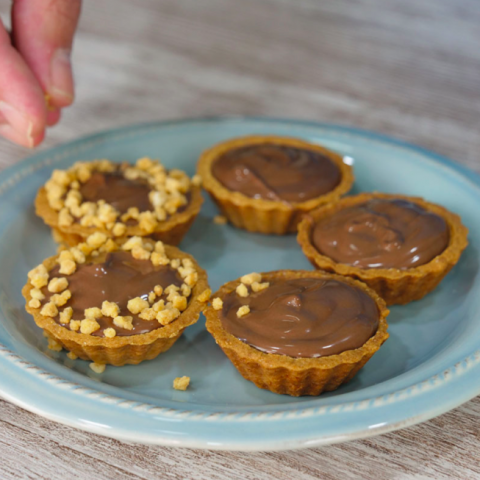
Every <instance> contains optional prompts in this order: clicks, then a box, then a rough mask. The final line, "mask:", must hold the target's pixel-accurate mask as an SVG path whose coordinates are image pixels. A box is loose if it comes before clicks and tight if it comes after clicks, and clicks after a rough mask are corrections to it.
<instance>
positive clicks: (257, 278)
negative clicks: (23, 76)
mask: <svg viewBox="0 0 480 480" xmlns="http://www.w3.org/2000/svg"><path fill="white" fill-rule="evenodd" d="M240 281H241V282H242V283H244V284H245V285H251V284H252V283H253V282H261V281H262V276H261V275H260V274H259V273H249V274H248V275H244V276H243V277H242V278H241V279H240Z"/></svg>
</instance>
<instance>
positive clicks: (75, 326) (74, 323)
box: [70, 320, 82, 332]
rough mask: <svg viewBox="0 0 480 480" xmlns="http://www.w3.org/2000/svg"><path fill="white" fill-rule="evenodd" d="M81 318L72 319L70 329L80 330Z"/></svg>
mask: <svg viewBox="0 0 480 480" xmlns="http://www.w3.org/2000/svg"><path fill="white" fill-rule="evenodd" d="M81 323H82V321H81V320H70V330H72V331H74V332H78V331H79V330H80V324H81Z"/></svg>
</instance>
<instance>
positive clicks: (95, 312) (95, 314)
mask: <svg viewBox="0 0 480 480" xmlns="http://www.w3.org/2000/svg"><path fill="white" fill-rule="evenodd" d="M84 314H85V318H93V319H95V318H100V317H101V316H102V311H101V310H100V309H99V308H98V307H92V308H86V309H85V311H84Z"/></svg>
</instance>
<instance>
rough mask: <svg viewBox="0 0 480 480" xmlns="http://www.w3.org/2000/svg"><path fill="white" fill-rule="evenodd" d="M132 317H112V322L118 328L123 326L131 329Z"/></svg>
mask: <svg viewBox="0 0 480 480" xmlns="http://www.w3.org/2000/svg"><path fill="white" fill-rule="evenodd" d="M132 321H133V317H128V316H126V317H122V316H118V317H115V318H114V319H113V323H114V324H115V325H116V326H117V327H120V328H124V329H125V330H132V329H133V324H132Z"/></svg>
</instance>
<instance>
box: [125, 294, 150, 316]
mask: <svg viewBox="0 0 480 480" xmlns="http://www.w3.org/2000/svg"><path fill="white" fill-rule="evenodd" d="M149 307H150V305H149V303H148V302H147V301H146V300H144V299H143V298H141V297H136V298H132V299H131V300H129V301H128V304H127V308H128V310H129V311H130V312H132V313H133V314H137V313H140V312H141V311H142V310H145V309H146V308H149Z"/></svg>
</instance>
